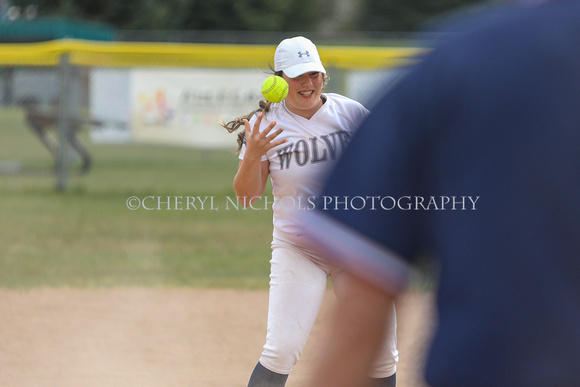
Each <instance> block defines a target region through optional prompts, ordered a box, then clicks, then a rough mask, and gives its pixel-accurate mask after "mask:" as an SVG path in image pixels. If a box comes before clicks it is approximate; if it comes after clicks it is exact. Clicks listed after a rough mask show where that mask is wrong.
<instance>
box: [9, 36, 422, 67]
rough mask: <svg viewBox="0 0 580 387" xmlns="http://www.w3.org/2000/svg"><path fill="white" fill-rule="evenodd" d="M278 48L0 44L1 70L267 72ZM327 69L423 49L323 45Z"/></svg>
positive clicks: (372, 63)
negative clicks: (64, 61) (63, 62)
mask: <svg viewBox="0 0 580 387" xmlns="http://www.w3.org/2000/svg"><path fill="white" fill-rule="evenodd" d="M275 49H276V47H275V46H268V45H244V44H239V45H238V44H237V45H233V44H181V43H125V42H96V41H84V40H74V39H62V40H55V41H50V42H43V43H24V44H11V43H10V44H0V65H19V66H53V65H56V64H58V63H59V61H60V58H61V55H63V54H68V55H69V61H70V63H72V64H75V65H84V66H103V67H105V66H107V67H132V66H156V67H160V66H175V67H185V66H195V67H267V66H268V64H271V63H272V59H273V57H274V51H275ZM318 49H319V52H320V56H321V57H322V60H323V63H324V65H325V66H328V67H333V68H340V69H359V70H374V69H381V68H387V67H392V66H396V65H398V64H400V63H401V62H402V61H404V60H406V59H408V58H409V57H412V56H414V55H418V54H419V53H420V52H421V51H422V50H421V49H417V48H401V47H346V46H345V47H337V46H319V47H318Z"/></svg>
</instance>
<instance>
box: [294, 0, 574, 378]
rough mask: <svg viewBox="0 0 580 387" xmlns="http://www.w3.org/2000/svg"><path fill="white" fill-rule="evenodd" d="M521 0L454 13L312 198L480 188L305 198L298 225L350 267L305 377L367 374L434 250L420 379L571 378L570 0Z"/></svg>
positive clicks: (572, 91)
mask: <svg viewBox="0 0 580 387" xmlns="http://www.w3.org/2000/svg"><path fill="white" fill-rule="evenodd" d="M538 3H539V2H538ZM523 5H524V6H522V5H521V4H518V5H514V4H512V5H510V6H508V7H505V8H503V9H497V10H495V11H493V12H491V13H487V14H485V15H480V16H477V17H470V18H469V19H468V20H464V21H462V22H459V24H455V25H454V26H453V27H452V28H451V29H450V30H453V31H455V33H453V34H449V35H448V36H447V38H446V39H444V40H443V41H442V42H441V43H440V44H439V45H438V46H437V47H436V49H435V50H434V51H432V52H431V53H430V54H429V55H427V56H426V57H425V58H424V60H423V61H422V62H421V63H419V64H418V65H417V66H416V67H415V68H414V69H412V70H411V71H410V72H409V73H408V74H407V76H406V77H405V78H404V79H402V80H401V81H400V82H399V83H398V84H397V85H395V86H394V88H393V89H391V91H390V92H389V93H388V94H387V95H384V96H383V97H382V98H381V99H380V100H379V102H378V105H377V106H376V107H374V109H373V113H372V114H371V115H370V116H369V118H368V119H367V120H366V121H365V123H364V124H363V126H362V128H361V129H360V130H359V131H358V132H357V134H356V135H355V136H354V138H353V140H352V142H351V144H350V145H349V148H347V150H346V152H345V153H344V155H343V157H342V158H341V159H340V161H339V163H338V165H337V168H336V169H335V171H334V172H333V173H332V175H331V177H330V179H329V181H328V183H327V186H326V188H325V189H324V190H323V192H322V197H339V198H349V197H350V198H352V197H355V196H357V197H363V198H364V197H367V198H368V197H371V196H375V197H378V196H380V195H383V196H384V195H389V196H390V197H393V198H401V197H409V196H410V197H411V198H423V199H425V200H426V201H425V203H426V202H427V200H429V199H430V198H432V197H433V198H439V199H441V200H443V199H442V198H445V197H447V198H453V197H454V198H455V199H456V200H457V199H459V198H466V197H472V198H476V197H478V200H477V205H474V206H468V208H466V209H465V210H463V209H459V208H455V209H453V207H452V206H451V205H447V206H442V205H439V207H438V208H434V207H431V208H428V209H425V208H424V207H421V206H414V207H413V208H411V209H407V208H404V207H402V206H399V207H397V206H394V207H393V208H389V209H388V210H385V208H381V207H380V206H378V205H376V206H375V208H371V206H370V205H369V206H367V207H365V208H364V209H361V210H358V211H353V210H344V208H343V209H342V210H336V211H335V210H332V209H328V208H327V210H326V211H324V210H323V209H322V208H321V206H317V211H312V213H313V214H312V216H311V217H310V218H309V219H308V221H307V223H305V225H304V228H305V233H307V234H310V235H313V237H314V238H313V239H314V241H313V242H314V243H316V244H317V245H318V247H319V248H321V249H322V250H321V251H323V252H324V254H325V255H326V256H327V257H329V258H330V259H332V260H333V262H335V263H339V264H340V265H343V266H344V267H345V268H346V269H347V270H348V271H349V272H351V273H352V274H353V276H352V278H351V282H350V285H349V288H348V290H347V291H346V292H345V293H346V294H349V295H350V297H348V298H346V299H345V300H343V301H344V302H343V303H341V304H340V305H339V309H338V311H337V315H336V318H335V320H334V322H333V328H332V329H333V331H332V332H331V333H330V334H329V336H330V337H331V338H332V340H331V341H328V342H326V350H325V352H324V353H323V354H322V355H321V356H320V365H319V366H318V367H316V368H315V369H316V370H317V373H316V375H315V376H314V378H313V379H312V382H311V384H310V385H311V386H316V387H321V386H332V387H337V386H362V385H364V375H365V372H366V365H367V364H368V361H369V359H372V358H373V356H374V353H375V352H376V350H377V347H378V345H379V343H380V342H381V336H382V332H383V330H382V329H381V328H382V326H383V324H384V320H385V318H387V316H388V308H387V306H388V305H389V304H390V302H391V301H392V300H393V299H396V297H397V296H398V295H399V294H400V293H401V292H402V291H403V290H404V288H405V286H406V285H407V283H408V281H409V274H410V272H411V270H412V269H411V267H412V264H413V262H415V261H416V259H417V257H419V256H425V255H429V256H433V257H435V258H436V259H437V260H438V262H439V265H440V266H439V278H438V280H439V283H438V290H437V311H438V326H437V329H436V331H435V336H434V339H433V342H432V345H431V348H430V352H429V358H428V362H427V365H426V370H425V372H426V379H427V381H428V383H430V384H431V385H433V386H445V387H448V386H578V385H580V368H579V367H578V361H579V359H580V324H579V323H578V322H579V321H580V281H579V280H578V279H579V276H580V239H579V238H578V235H580V205H578V197H580V179H579V176H580V153H579V149H580V130H579V129H580V109H578V106H580V70H579V69H580V39H579V37H580V23H579V22H578V21H579V20H580V1H572V0H567V1H565V0H564V1H550V2H542V3H539V4H532V3H530V2H524V4H523ZM377 200H378V199H377ZM377 203H378V201H377ZM440 203H442V202H440ZM353 360H354V361H353Z"/></svg>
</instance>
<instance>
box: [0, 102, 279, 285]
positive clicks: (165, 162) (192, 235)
mask: <svg viewBox="0 0 580 387" xmlns="http://www.w3.org/2000/svg"><path fill="white" fill-rule="evenodd" d="M83 137H84V138H85V139H86V137H87V136H86V133H84V134H83ZM0 139H1V141H0V201H1V202H0V230H1V232H0V246H1V252H0V287H4V288H24V289H26V288H33V287H44V286H51V287H54V286H56V287H111V286H194V287H199V286H204V287H208V286H209V287H214V286H215V287H234V288H266V287H267V285H268V273H269V259H270V247H269V243H270V239H271V233H272V213H271V210H265V211H264V210H242V209H241V207H240V209H238V210H236V209H235V208H233V207H231V206H230V209H229V210H226V209H225V204H227V198H228V197H230V198H234V192H233V189H232V179H233V177H234V174H235V172H236V169H237V164H238V160H237V155H236V154H234V153H233V152H230V151H205V152H204V151H201V150H194V149H189V148H179V147H162V146H146V145H123V146H120V145H115V146H104V145H99V146H97V145H91V144H90V143H89V142H88V141H86V140H85V141H84V143H85V144H87V145H88V147H89V149H90V151H91V154H92V156H93V158H94V166H93V169H92V170H91V172H90V173H88V174H87V175H80V174H79V173H78V171H77V167H76V165H72V166H71V170H70V177H69V189H68V190H67V191H66V192H58V191H57V190H56V189H55V186H56V177H55V175H54V173H53V161H52V158H51V156H50V154H49V152H48V150H46V149H45V148H44V147H43V146H42V145H41V143H40V141H39V140H38V139H37V138H36V137H35V136H34V135H33V134H32V132H31V131H30V130H29V129H28V128H27V127H26V126H25V123H24V118H23V115H22V112H21V111H20V110H19V109H2V110H0ZM234 146H235V135H232V148H233V147H234ZM14 165H16V166H19V170H17V171H14V170H11V169H13V168H12V167H10V168H8V167H7V166H14ZM131 196H136V197H139V198H141V199H143V198H145V197H147V196H161V197H167V196H170V197H176V196H177V197H184V199H183V200H184V203H183V205H182V206H181V207H182V208H184V210H175V209H172V210H167V209H166V205H164V209H163V210H151V211H148V210H145V209H142V208H141V209H138V210H130V209H128V208H127V205H126V201H127V199H128V198H129V197H131ZM187 196H193V197H195V196H200V197H202V198H203V197H208V198H213V200H214V208H215V207H217V208H218V210H217V211H214V210H210V209H208V207H205V209H204V210H201V208H200V207H199V206H198V209H197V210H195V209H193V208H190V209H189V210H187V209H185V207H186V206H185V204H186V199H185V198H186V197H187ZM210 200H211V199H210ZM206 205H207V202H206ZM155 206H156V205H155ZM148 207H151V206H148ZM171 207H172V208H175V205H174V204H172V206H171Z"/></svg>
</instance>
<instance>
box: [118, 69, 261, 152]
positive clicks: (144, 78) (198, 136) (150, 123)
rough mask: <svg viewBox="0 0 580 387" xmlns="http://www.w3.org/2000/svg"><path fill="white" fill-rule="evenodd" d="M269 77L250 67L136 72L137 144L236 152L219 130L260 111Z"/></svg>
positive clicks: (133, 102) (133, 95) (133, 109)
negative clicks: (242, 117) (149, 143)
mask: <svg viewBox="0 0 580 387" xmlns="http://www.w3.org/2000/svg"><path fill="white" fill-rule="evenodd" d="M266 77H267V74H265V73H264V72H262V71H260V70H257V69H256V70H248V69H234V70H232V69H199V68H198V69H195V70H194V71H192V70H191V69H181V70H180V69H173V70H171V69H137V70H132V71H131V96H130V100H131V127H132V133H133V138H134V140H135V141H137V142H154V143H165V144H178V145H189V146H196V147H202V148H224V147H226V148H232V149H233V148H235V145H236V136H235V135H233V134H230V133H228V132H227V130H225V129H224V128H222V127H221V126H219V124H218V121H219V120H222V121H229V120H231V119H232V118H234V117H237V116H240V115H245V114H248V113H249V112H250V111H252V110H255V109H257V108H258V102H259V101H260V99H263V97H262V95H261V91H260V90H261V89H260V88H261V84H262V82H263V80H264V79H265V78H266Z"/></svg>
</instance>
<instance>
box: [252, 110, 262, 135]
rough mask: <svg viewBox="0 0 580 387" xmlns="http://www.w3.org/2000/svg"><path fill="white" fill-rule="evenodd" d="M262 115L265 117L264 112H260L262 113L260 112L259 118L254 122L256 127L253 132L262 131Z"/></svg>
mask: <svg viewBox="0 0 580 387" xmlns="http://www.w3.org/2000/svg"><path fill="white" fill-rule="evenodd" d="M262 117H264V113H262V112H260V114H258V119H257V120H256V122H255V123H254V128H253V129H252V134H258V133H260V125H261V124H262Z"/></svg>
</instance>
